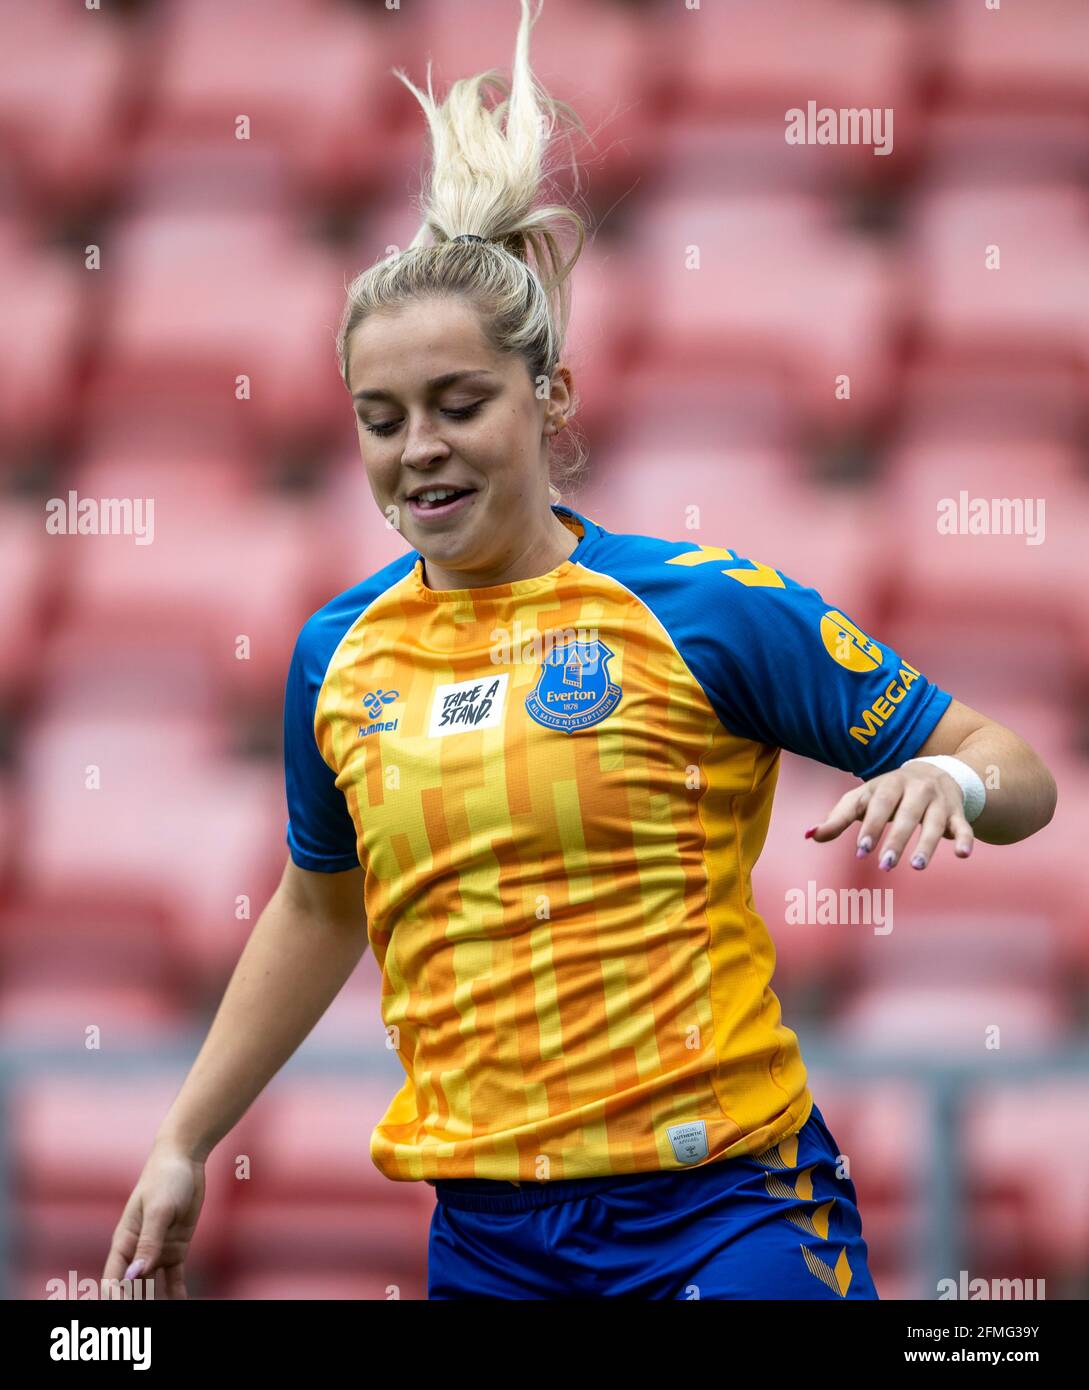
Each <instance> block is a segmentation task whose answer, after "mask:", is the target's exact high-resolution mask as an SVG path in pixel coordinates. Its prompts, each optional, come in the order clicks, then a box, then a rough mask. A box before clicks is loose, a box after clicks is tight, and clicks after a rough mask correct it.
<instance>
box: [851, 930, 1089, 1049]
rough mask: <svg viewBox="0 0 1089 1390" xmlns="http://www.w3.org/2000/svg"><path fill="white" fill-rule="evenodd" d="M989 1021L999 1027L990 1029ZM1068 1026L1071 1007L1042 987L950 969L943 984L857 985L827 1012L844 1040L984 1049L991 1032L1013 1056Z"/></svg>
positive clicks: (1056, 1038) (1063, 1033)
mask: <svg viewBox="0 0 1089 1390" xmlns="http://www.w3.org/2000/svg"><path fill="white" fill-rule="evenodd" d="M878 949H880V947H879V946H877V947H874V950H878ZM992 1028H997V1029H998V1030H999V1031H998V1032H997V1033H995V1034H993V1035H992V1034H991V1033H990V1032H989V1030H990V1029H992ZM1073 1028H1074V1017H1073V1015H1072V1014H1071V1012H1070V1010H1069V1009H1067V1008H1066V1007H1065V1006H1064V1004H1063V1003H1062V1001H1061V1000H1060V999H1057V998H1056V997H1055V996H1054V995H1052V994H1050V993H1049V992H1048V991H1047V990H1046V989H1042V988H1031V987H1026V986H1024V985H1022V984H1020V983H1019V982H1018V983H1015V984H1009V985H993V986H985V985H982V984H980V983H978V982H973V983H972V986H971V988H970V989H968V988H966V982H965V981H964V980H962V979H957V978H955V977H954V978H953V979H952V980H951V982H950V983H946V984H939V983H937V982H931V983H928V984H901V983H891V984H885V985H877V986H874V987H873V988H872V989H862V990H859V991H858V992H857V993H856V994H854V995H852V997H851V999H850V1001H849V1002H848V1003H847V1004H846V1005H844V1007H843V1008H842V1009H841V1010H839V1011H838V1012H837V1014H836V1015H835V1016H834V1017H833V1018H832V1020H831V1022H830V1028H829V1032H830V1036H831V1037H832V1038H833V1039H834V1040H835V1041H836V1042H837V1043H839V1044H840V1045H841V1046H843V1047H849V1048H863V1049H866V1050H867V1051H871V1052H877V1051H884V1052H888V1053H899V1054H903V1053H921V1054H926V1053H929V1054H931V1055H932V1056H935V1057H946V1056H951V1055H960V1056H962V1057H979V1056H981V1055H986V1053H985V1051H984V1049H985V1048H986V1046H987V1039H988V1037H991V1036H993V1037H994V1038H995V1039H997V1040H998V1042H1000V1043H1001V1046H1002V1047H1007V1048H1009V1049H1010V1050H1011V1051H1013V1052H1015V1053H1016V1054H1017V1055H1018V1056H1024V1055H1025V1054H1026V1053H1027V1054H1030V1055H1031V1054H1032V1053H1037V1054H1039V1055H1040V1056H1041V1057H1043V1056H1046V1054H1047V1052H1048V1050H1049V1049H1052V1048H1059V1047H1062V1046H1064V1045H1065V1044H1067V1043H1069V1042H1071V1041H1072V1039H1073ZM997 1045H998V1044H997V1043H996V1044H995V1047H996V1051H995V1053H994V1055H995V1057H996V1059H997V1058H998V1057H999V1056H1000V1053H999V1052H998V1051H997ZM997 1066H998V1063H997V1061H996V1069H997Z"/></svg>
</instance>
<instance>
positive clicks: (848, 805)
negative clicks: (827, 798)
mask: <svg viewBox="0 0 1089 1390" xmlns="http://www.w3.org/2000/svg"><path fill="white" fill-rule="evenodd" d="M865 792H866V788H865V787H855V788H853V790H851V791H849V792H845V793H844V794H843V796H841V797H840V799H839V800H838V801H837V802H836V804H835V805H834V806H833V807H832V809H831V811H829V813H828V815H827V816H825V818H824V820H822V821H818V822H817V824H816V825H811V826H810V827H809V829H808V830H807V831H806V832H805V838H806V839H807V840H816V841H817V843H818V844H824V842H825V841H826V840H834V839H835V838H836V836H837V835H839V834H841V833H842V832H843V831H844V830H846V828H847V827H848V826H849V825H850V824H851V822H852V821H856V820H858V818H859V816H860V815H862V814H863V812H864V811H865V809H866V804H867V801H868V799H869V798H868V797H867V796H866V795H865Z"/></svg>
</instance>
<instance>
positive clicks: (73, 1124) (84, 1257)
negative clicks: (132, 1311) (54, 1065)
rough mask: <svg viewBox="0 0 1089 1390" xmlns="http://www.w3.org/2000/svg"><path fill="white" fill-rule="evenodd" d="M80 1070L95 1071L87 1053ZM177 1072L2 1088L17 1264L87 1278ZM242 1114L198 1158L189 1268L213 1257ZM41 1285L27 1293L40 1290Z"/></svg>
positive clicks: (36, 1079) (47, 1079) (64, 1078)
mask: <svg viewBox="0 0 1089 1390" xmlns="http://www.w3.org/2000/svg"><path fill="white" fill-rule="evenodd" d="M87 1068H92V1069H94V1070H95V1071H96V1072H98V1067H97V1064H96V1063H95V1062H94V1061H93V1060H88V1063H87ZM179 1081H180V1076H178V1075H173V1076H170V1077H164V1076H162V1075H161V1074H160V1075H158V1076H150V1075H148V1076H141V1075H139V1074H137V1075H125V1074H120V1075H119V1074H114V1075H112V1076H107V1075H104V1074H101V1073H99V1074H96V1076H95V1077H94V1078H91V1077H90V1076H88V1075H78V1076H77V1075H56V1076H53V1075H48V1074H45V1075H41V1074H39V1075H36V1076H32V1077H31V1078H29V1079H28V1080H26V1081H24V1082H23V1083H20V1085H19V1086H18V1087H17V1088H16V1089H15V1090H14V1092H13V1093H12V1108H11V1118H12V1128H11V1140H10V1142H11V1145H12V1148H11V1164H12V1167H11V1181H12V1183H13V1192H14V1195H15V1197H16V1199H17V1203H18V1205H17V1209H16V1213H17V1229H18V1236H19V1248H20V1257H21V1261H22V1262H24V1263H25V1264H26V1265H28V1266H30V1267H37V1268H39V1269H42V1268H45V1269H48V1270H49V1272H50V1277H62V1278H63V1277H65V1274H66V1271H67V1270H68V1269H69V1268H71V1267H75V1268H76V1269H77V1270H78V1272H79V1275H80V1277H83V1278H86V1277H91V1278H94V1279H97V1278H98V1277H99V1276H100V1275H101V1273H102V1268H103V1266H104V1265H105V1262H106V1256H107V1254H108V1253H109V1247H110V1241H111V1239H112V1236H113V1230H114V1227H115V1226H116V1225H117V1223H118V1222H119V1221H120V1219H121V1215H122V1212H123V1210H124V1205H125V1202H126V1201H127V1200H128V1197H129V1194H130V1192H131V1191H132V1189H133V1187H134V1186H135V1184H136V1182H137V1179H138V1178H139V1176H140V1172H141V1170H142V1168H143V1166H144V1163H145V1161H146V1160H147V1157H148V1154H149V1153H150V1150H151V1145H152V1141H153V1140H154V1138H155V1133H156V1130H157V1129H158V1127H159V1126H160V1124H161V1123H162V1121H163V1119H164V1118H165V1116H166V1114H167V1111H168V1110H169V1108H170V1105H171V1102H172V1101H173V1099H174V1097H175V1095H176V1093H177V1090H178V1084H179ZM247 1134H248V1126H247V1122H246V1121H242V1123H241V1124H240V1125H239V1126H238V1127H236V1129H235V1130H234V1131H232V1133H231V1135H230V1136H229V1138H228V1140H227V1141H226V1143H225V1144H223V1145H222V1146H220V1147H219V1148H217V1149H215V1150H213V1152H212V1154H211V1156H210V1158H209V1160H208V1163H207V1182H206V1189H205V1200H204V1206H203V1209H202V1213H201V1220H200V1223H199V1225H198V1229H197V1234H196V1236H195V1237H194V1241H193V1246H192V1262H191V1267H196V1268H197V1269H199V1268H200V1267H201V1266H202V1265H204V1264H209V1263H210V1264H214V1263H215V1262H216V1261H217V1260H219V1259H220V1257H221V1253H222V1250H223V1241H224V1234H223V1233H224V1213H225V1210H226V1206H227V1201H228V1198H229V1197H230V1196H231V1195H232V1193H231V1186H232V1185H233V1179H232V1176H231V1174H232V1162H233V1152H232V1151H234V1150H236V1149H237V1148H239V1147H241V1148H243V1149H244V1148H245V1147H246V1146H247V1143H248V1140H247ZM43 1296H44V1290H43V1292H42V1293H39V1294H38V1295H37V1297H39V1298H40V1297H43Z"/></svg>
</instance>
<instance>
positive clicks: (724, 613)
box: [580, 526, 827, 634]
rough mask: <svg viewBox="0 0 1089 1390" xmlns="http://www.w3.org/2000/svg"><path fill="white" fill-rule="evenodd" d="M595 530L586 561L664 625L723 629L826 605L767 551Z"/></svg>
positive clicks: (771, 620) (809, 611) (768, 621)
mask: <svg viewBox="0 0 1089 1390" xmlns="http://www.w3.org/2000/svg"><path fill="white" fill-rule="evenodd" d="M596 531H597V534H596V535H595V536H594V538H593V540H592V542H591V543H590V544H589V545H588V546H587V547H586V549H585V553H584V555H583V556H580V559H581V561H582V563H583V564H584V565H585V567H586V568H587V569H590V570H595V571H597V572H599V573H601V574H605V575H608V576H609V577H610V578H612V579H614V580H615V581H616V582H617V583H619V584H622V585H623V586H624V587H625V588H627V589H629V590H630V591H631V592H632V593H633V594H635V596H636V597H637V598H639V599H640V600H641V601H643V602H644V603H645V604H647V606H648V607H650V608H651V609H652V610H653V611H654V612H655V613H656V614H657V616H658V617H659V618H660V619H661V620H662V621H663V623H664V624H665V626H666V627H669V628H672V627H674V626H680V627H681V628H683V629H684V630H691V629H700V628H710V629H712V630H714V631H715V632H717V633H719V634H724V633H727V632H728V631H729V630H730V628H731V627H737V628H739V629H751V628H752V626H753V624H756V625H758V626H763V625H766V624H771V625H772V626H774V625H775V624H776V623H779V622H782V621H784V620H787V621H789V620H790V618H791V617H792V616H793V617H795V618H796V616H797V614H798V613H802V614H803V615H804V616H806V617H807V618H811V617H812V615H813V613H814V611H815V610H816V609H817V608H820V609H821V611H822V612H823V611H824V610H825V608H827V605H826V604H825V603H824V600H823V599H822V598H821V595H820V594H819V592H818V591H817V590H816V589H814V588H811V587H810V586H808V585H805V584H802V583H799V582H798V581H797V580H795V579H793V578H791V577H790V575H788V574H787V573H786V572H785V571H784V570H782V569H780V568H778V566H777V565H776V564H775V563H774V561H773V560H768V559H767V558H766V557H762V558H755V557H753V556H750V555H746V554H744V553H743V552H742V551H740V550H737V549H734V548H732V547H731V546H729V545H726V544H719V543H715V542H710V541H704V540H696V539H681V540H670V539H666V538H664V537H661V536H649V535H637V534H625V533H620V532H612V531H607V530H605V529H604V528H603V527H600V526H598V527H597V528H596Z"/></svg>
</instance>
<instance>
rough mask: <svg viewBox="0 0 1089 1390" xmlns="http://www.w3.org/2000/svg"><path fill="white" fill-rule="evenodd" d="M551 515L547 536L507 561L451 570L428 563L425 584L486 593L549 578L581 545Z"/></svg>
mask: <svg viewBox="0 0 1089 1390" xmlns="http://www.w3.org/2000/svg"><path fill="white" fill-rule="evenodd" d="M549 515H550V517H551V525H549V526H547V528H546V530H545V531H544V533H543V534H541V535H533V536H531V537H529V538H528V539H527V540H526V541H525V542H524V543H518V544H517V545H516V548H515V549H514V550H513V551H512V552H511V553H509V554H508V555H507V557H506V558H505V559H503V560H501V561H499V562H497V563H492V564H490V565H487V566H485V567H483V568H481V569H473V570H458V569H450V568H448V567H446V566H444V565H439V564H437V563H436V562H435V561H433V560H426V559H425V560H424V562H423V580H424V583H425V584H426V585H427V587H428V588H429V589H486V588H490V587H491V586H492V585H495V584H514V583H516V582H517V581H518V580H519V579H539V578H540V577H541V575H543V574H549V573H550V572H551V571H552V570H554V569H556V568H557V567H558V566H560V565H562V564H563V562H564V561H565V560H566V559H568V558H569V557H570V555H571V553H572V551H573V550H574V549H575V547H576V546H577V545H578V543H579V538H578V536H576V535H575V533H574V532H573V531H571V530H570V529H569V528H568V527H566V526H565V525H564V524H563V522H562V521H561V520H560V519H559V517H558V516H557V515H556V513H555V512H550V513H549Z"/></svg>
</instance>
